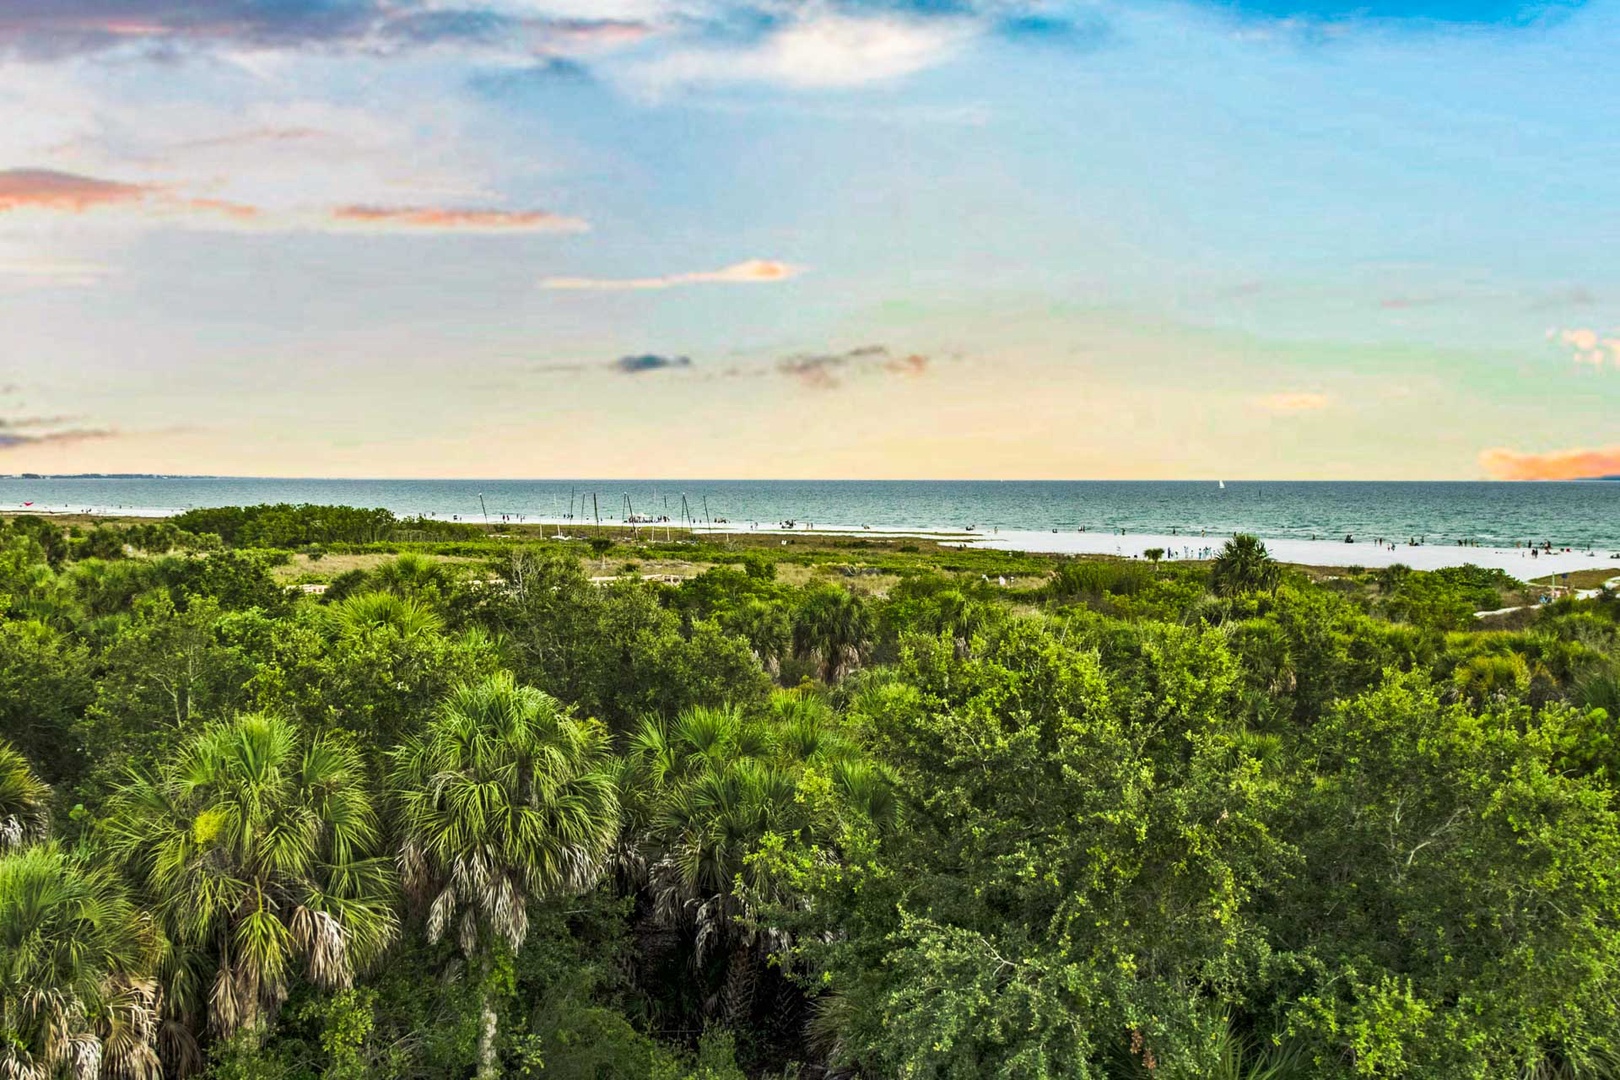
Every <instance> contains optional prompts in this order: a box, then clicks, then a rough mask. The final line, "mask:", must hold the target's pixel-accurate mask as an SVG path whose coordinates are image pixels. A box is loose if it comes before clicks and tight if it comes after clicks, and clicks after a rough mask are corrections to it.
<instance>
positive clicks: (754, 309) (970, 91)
mask: <svg viewBox="0 0 1620 1080" xmlns="http://www.w3.org/2000/svg"><path fill="white" fill-rule="evenodd" d="M1617 44H1620V2H1599V3H1590V4H1581V5H1551V6H1531V7H1524V6H1519V5H1514V4H1504V3H1496V2H1492V3H1484V4H1468V3H1458V2H1453V0H1420V2H1413V3H1403V2H1398V0H1397V2H1379V3H1372V4H1367V5H1361V6H1350V5H1347V4H1323V3H1315V2H1312V3H1305V4H1293V3H1288V2H1286V0H1275V2H1273V0H1262V2H1259V3H1239V4H1158V3H1154V4H1086V5H1080V4H1067V3H1024V2H1017V0H1005V2H969V0H961V2H949V0H939V2H928V3H921V4H905V3H843V4H838V3H793V4H787V3H781V4H777V3H760V4H754V5H738V4H731V3H720V2H679V0H459V2H454V3H452V2H444V3H439V2H430V0H395V2H392V3H387V4H384V3H382V2H381V0H324V2H323V0H300V2H296V3H267V2H252V0H201V2H191V3H183V4H182V3H178V2H175V0H53V2H50V3H45V2H43V0H0V325H3V326H5V327H6V328H7V332H6V334H5V335H3V337H0V391H3V392H0V471H24V470H30V471H43V470H49V471H80V470H85V471H89V470H99V471H114V470H116V471H163V472H215V473H238V474H257V475H335V476H342V475H350V476H428V475H477V476H566V475H603V474H618V475H642V476H734V477H770V476H783V477H791V476H852V477H950V476H961V477H997V476H1001V477H1149V478H1151V477H1180V476H1210V475H1217V474H1219V475H1225V476H1228V477H1236V476H1254V477H1274V478H1288V477H1299V478H1317V477H1321V478H1360V477H1367V478H1372V477H1390V478H1420V477H1456V478H1471V477H1479V476H1496V477H1502V478H1520V477H1546V478H1555V477H1563V476H1575V475H1591V474H1594V473H1596V472H1620V425H1617V424H1616V423H1615V421H1614V419H1613V417H1614V416H1615V415H1616V406H1617V405H1620V270H1617V269H1616V262H1615V260H1614V258H1613V257H1612V254H1611V253H1612V252H1614V251H1615V250H1616V247H1617V242H1620V197H1617V196H1620V127H1617V126H1616V125H1615V124H1614V123H1613V118H1614V117H1615V116H1617V115H1620V80H1616V79H1614V78H1613V76H1612V73H1611V72H1612V67H1613V59H1612V58H1613V55H1614V53H1615V48H1616V45H1617Z"/></svg>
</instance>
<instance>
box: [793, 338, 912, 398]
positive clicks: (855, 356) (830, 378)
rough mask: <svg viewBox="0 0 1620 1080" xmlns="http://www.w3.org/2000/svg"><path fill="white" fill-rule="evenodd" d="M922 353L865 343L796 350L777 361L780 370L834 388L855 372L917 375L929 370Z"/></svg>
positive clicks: (823, 387)
mask: <svg viewBox="0 0 1620 1080" xmlns="http://www.w3.org/2000/svg"><path fill="white" fill-rule="evenodd" d="M928 365H929V359H928V357H926V356H923V355H922V354H920V353H906V354H897V353H894V352H892V351H890V349H889V347H888V346H887V345H863V346H861V347H860V348H858V349H850V350H849V351H848V352H841V353H796V354H794V355H793V356H785V357H783V358H782V359H781V360H778V361H777V363H776V370H777V371H778V372H779V373H781V374H783V375H786V376H788V377H789V378H791V379H795V380H797V381H798V382H799V383H800V384H801V385H803V386H806V387H809V388H811V389H814V390H831V389H833V388H835V387H837V386H840V385H842V384H843V382H844V380H845V379H847V378H849V377H851V376H855V375H863V374H873V373H887V374H890V375H906V376H917V375H922V374H924V373H925V372H926V371H927V370H928Z"/></svg>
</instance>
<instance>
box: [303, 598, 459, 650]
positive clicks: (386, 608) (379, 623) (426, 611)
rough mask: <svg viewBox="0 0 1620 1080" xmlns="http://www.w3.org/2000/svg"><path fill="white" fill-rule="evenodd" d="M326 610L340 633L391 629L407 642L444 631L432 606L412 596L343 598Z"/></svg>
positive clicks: (442, 621)
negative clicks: (423, 635)
mask: <svg viewBox="0 0 1620 1080" xmlns="http://www.w3.org/2000/svg"><path fill="white" fill-rule="evenodd" d="M326 610H327V612H328V613H329V618H330V619H331V620H332V624H333V625H334V626H335V627H336V628H337V629H338V631H339V632H340V633H343V634H353V635H360V634H364V633H366V632H367V631H370V630H376V629H380V628H382V627H391V628H392V629H393V630H395V631H396V632H398V634H399V636H400V637H402V638H407V639H408V638H414V637H417V636H419V635H422V634H433V633H437V632H439V631H441V630H443V629H444V620H443V619H442V618H440V616H439V613H438V612H437V611H434V610H433V608H432V607H430V606H428V605H427V604H425V603H423V602H422V601H421V600H417V599H415V598H413V597H409V596H399V595H396V594H394V593H391V592H368V593H358V594H356V595H354V596H346V597H344V598H343V599H342V600H339V601H338V602H337V603H335V604H333V605H331V606H330V607H329V608H327V609H326Z"/></svg>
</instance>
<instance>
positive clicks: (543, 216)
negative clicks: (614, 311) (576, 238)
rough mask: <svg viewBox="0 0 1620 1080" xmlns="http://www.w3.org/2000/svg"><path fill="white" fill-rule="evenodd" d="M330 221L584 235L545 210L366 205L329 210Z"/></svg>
mask: <svg viewBox="0 0 1620 1080" xmlns="http://www.w3.org/2000/svg"><path fill="white" fill-rule="evenodd" d="M331 219H332V220H333V221H334V222H336V223H338V224H340V225H353V226H358V227H361V228H376V229H396V228H397V229H406V230H426V231H437V232H584V231H586V230H587V229H588V228H589V226H588V225H587V224H586V223H585V222H583V221H581V220H580V219H578V218H571V217H564V216H562V215H560V214H553V213H551V212H550V211H548V210H494V209H485V208H463V207H451V206H370V205H364V204H354V205H350V206H339V207H335V208H333V210H332V212H331Z"/></svg>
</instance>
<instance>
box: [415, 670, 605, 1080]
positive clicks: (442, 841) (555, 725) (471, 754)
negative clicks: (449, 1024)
mask: <svg viewBox="0 0 1620 1080" xmlns="http://www.w3.org/2000/svg"><path fill="white" fill-rule="evenodd" d="M394 760H395V767H394V776H393V785H394V792H395V797H396V799H397V800H398V804H399V808H400V824H401V829H402V831H403V834H404V835H403V841H402V850H401V855H400V863H401V866H402V868H403V876H404V880H405V886H406V889H407V891H408V892H409V893H410V895H411V896H412V897H414V898H415V899H416V900H417V901H418V902H420V903H422V904H423V905H424V906H425V907H426V910H427V932H428V937H429V939H430V940H432V941H437V940H439V939H440V938H442V937H444V936H445V935H446V934H449V935H451V936H453V937H454V938H455V940H456V943H457V944H458V945H459V946H460V948H461V951H462V953H463V954H464V955H465V956H466V957H467V958H468V959H469V960H471V961H474V962H476V963H477V964H478V965H479V970H480V972H481V977H482V979H483V982H484V1000H483V1010H482V1012H483V1025H482V1030H481V1031H480V1035H479V1055H478V1057H479V1065H478V1074H479V1076H480V1077H482V1078H483V1080H494V1078H495V1077H497V1076H499V1075H500V1061H499V1044H498V1042H497V1034H498V1033H497V1027H498V1024H499V1014H498V1011H497V1001H496V987H495V984H494V965H495V961H496V958H497V954H498V951H499V950H500V949H502V948H504V949H507V950H511V951H514V952H515V951H516V950H517V948H518V947H519V946H520V945H521V944H522V943H523V939H524V937H525V935H526V934H527V932H528V910H527V909H528V905H529V903H530V901H533V900H546V899H551V898H554V897H559V896H566V895H570V894H574V893H578V892H581V891H583V890H585V889H587V888H589V887H590V886H591V885H592V884H594V883H595V882H596V880H597V879H598V878H599V877H600V875H601V873H602V870H603V867H604V865H605V861H606V859H607V856H608V853H609V851H610V849H611V848H612V845H613V841H614V839H615V838H616V836H617V835H618V828H619V807H618V799H617V796H616V792H615V788H614V782H613V777H612V773H611V772H610V770H609V769H608V767H607V766H608V737H607V732H606V730H605V729H603V728H602V727H601V725H599V724H597V723H595V722H593V721H589V720H579V719H577V718H575V717H574V716H573V715H572V714H571V713H570V712H569V711H568V710H567V709H565V708H564V707H563V706H562V705H560V704H559V703H558V702H557V701H556V700H555V699H554V698H551V697H549V696H547V695H545V694H543V693H541V692H540V691H538V690H535V689H533V688H531V687H522V686H518V685H517V684H516V683H515V682H514V681H513V679H512V677H511V676H510V675H505V674H502V675H496V676H491V677H489V678H487V679H484V680H482V681H480V682H477V683H473V684H471V685H468V686H464V687H462V688H461V689H459V690H457V691H456V692H454V693H453V694H451V696H450V697H449V699H448V700H446V701H445V703H444V705H443V706H442V707H441V708H440V710H439V711H438V713H437V714H436V715H435V716H434V717H433V719H432V720H431V721H430V722H429V723H428V727H427V731H426V732H425V733H424V734H423V735H422V736H421V737H419V738H416V739H413V740H412V741H410V742H409V743H407V744H406V745H404V746H402V747H400V748H399V749H398V751H396V753H395V759H394Z"/></svg>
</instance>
